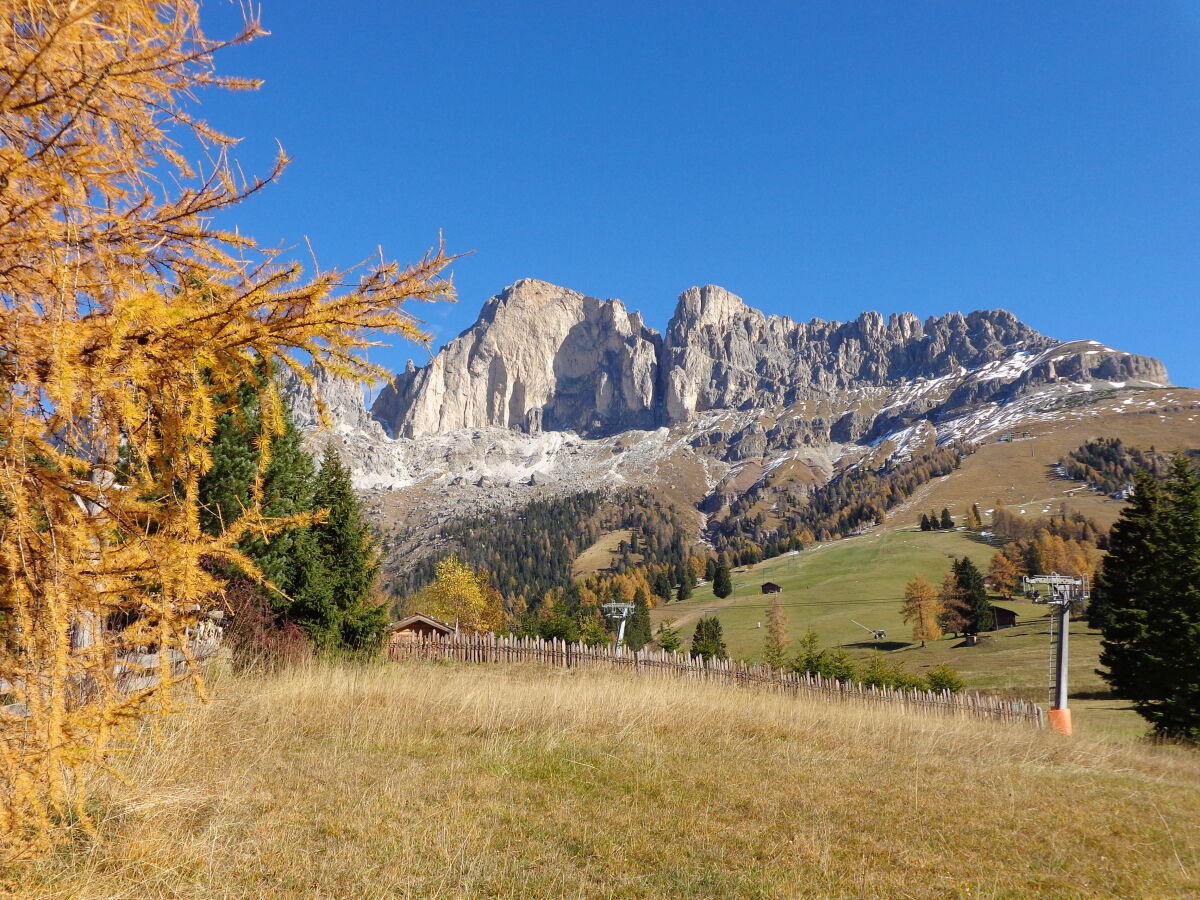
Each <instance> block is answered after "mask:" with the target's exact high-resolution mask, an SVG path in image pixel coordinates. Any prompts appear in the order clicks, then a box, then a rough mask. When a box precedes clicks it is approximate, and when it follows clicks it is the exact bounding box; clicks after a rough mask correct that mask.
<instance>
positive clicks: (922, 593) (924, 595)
mask: <svg viewBox="0 0 1200 900" xmlns="http://www.w3.org/2000/svg"><path fill="white" fill-rule="evenodd" d="M943 611H944V610H943V609H942V604H941V602H940V601H939V600H938V595H937V590H936V589H935V588H934V586H933V585H932V584H930V583H929V582H928V581H927V580H926V579H925V577H924V576H923V575H917V576H916V577H915V578H913V580H912V581H910V582H909V583H908V584H907V585H906V586H905V588H904V608H903V609H902V610H901V616H902V617H903V619H904V621H905V622H906V623H908V622H911V623H912V627H913V630H912V636H913V640H914V641H920V642H921V646H922V647H924V646H925V642H926V641H936V640H938V639H939V638H940V637H941V636H942V627H941V625H940V624H939V621H938V617H939V616H941V614H942V613H943Z"/></svg>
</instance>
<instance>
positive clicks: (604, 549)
mask: <svg viewBox="0 0 1200 900" xmlns="http://www.w3.org/2000/svg"><path fill="white" fill-rule="evenodd" d="M632 538H633V531H632V530H631V529H629V528H623V529H620V530H619V531H609V532H607V533H605V534H602V535H601V536H600V538H599V539H598V540H597V541H596V543H594V544H592V546H590V547H588V548H587V549H586V550H584V551H583V552H582V553H580V554H579V556H577V557H575V562H574V563H572V565H571V577H572V578H576V579H578V578H586V577H587V576H588V575H595V574H596V573H597V572H610V571H612V567H613V563H615V562H616V561H617V560H618V559H619V558H620V552H621V551H620V547H621V541H625V542H626V543H628V542H629V541H630V540H632ZM632 559H633V561H634V562H635V563H640V562H641V561H642V554H640V553H634V554H632Z"/></svg>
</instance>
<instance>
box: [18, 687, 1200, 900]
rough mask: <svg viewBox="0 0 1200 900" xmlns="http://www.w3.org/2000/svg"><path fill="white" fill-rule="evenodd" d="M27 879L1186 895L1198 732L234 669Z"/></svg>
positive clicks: (1194, 836)
mask: <svg viewBox="0 0 1200 900" xmlns="http://www.w3.org/2000/svg"><path fill="white" fill-rule="evenodd" d="M215 693H216V695H217V700H216V702H214V703H212V704H211V705H209V706H207V707H203V708H198V709H195V710H191V711H188V712H185V713H183V714H180V715H179V716H177V717H176V718H175V719H174V720H172V721H171V722H169V723H168V724H167V727H166V728H165V729H164V730H163V732H162V734H161V736H160V737H159V738H157V739H155V738H154V737H153V736H152V735H150V734H149V733H148V734H147V735H146V736H145V739H144V741H143V743H142V744H140V745H139V746H137V747H136V748H135V749H134V750H133V752H132V753H131V754H130V755H129V756H128V757H127V758H125V759H122V760H121V761H120V763H119V767H120V770H121V773H122V775H123V776H124V777H125V778H126V779H127V780H128V784H129V786H128V787H123V786H121V785H119V784H118V783H117V782H116V781H109V782H106V783H102V784H99V785H97V791H96V794H95V797H94V799H93V800H92V801H90V803H89V807H90V809H91V810H92V813H93V815H94V816H95V817H96V819H97V822H98V824H99V830H100V834H101V837H100V838H99V839H93V838H89V837H87V836H86V835H83V834H79V835H77V836H76V839H75V840H74V841H72V842H70V843H69V844H67V845H65V846H64V847H63V848H62V850H61V851H59V852H58V853H57V854H56V855H54V856H53V857H51V858H48V859H45V860H41V861H38V862H36V863H34V864H31V865H28V866H26V867H24V868H22V869H19V870H12V871H9V872H8V873H6V877H7V879H8V881H7V883H8V885H9V887H10V889H12V890H13V891H14V894H15V896H16V897H18V898H30V900H32V898H38V900H67V898H71V900H110V898H111V900H115V898H205V900H209V898H230V900H232V898H252V897H253V898H292V897H295V898H312V900H316V898H328V900H335V898H336V900H343V898H379V900H382V898H396V897H412V898H417V897H420V898H437V897H446V898H449V897H604V898H640V897H646V898H662V897H687V898H709V897H711V898H727V897H755V898H775V897H779V898H784V897H788V898H791V897H823V898H830V897H854V898H871V897H878V898H889V900H894V898H921V897H931V898H932V897H936V898H946V897H961V898H966V897H971V898H978V897H991V898H1001V897H1028V896H1045V897H1121V898H1131V897H1148V898H1149V897H1153V898H1167V897H1185V896H1196V895H1197V893H1198V892H1200V756H1197V755H1196V754H1195V753H1191V752H1185V751H1182V750H1179V749H1176V748H1155V747H1148V746H1138V745H1132V744H1128V743H1126V744H1114V743H1107V742H1102V741H1087V740H1081V739H1064V738H1060V737H1057V736H1055V735H1052V734H1047V733H1044V732H1034V731H1031V730H1028V729H1024V728H1000V727H997V726H990V725H985V724H981V723H974V722H965V721H957V720H945V719H917V718H904V717H902V716H901V715H899V714H898V713H894V712H892V711H889V710H882V711H881V710H879V709H869V710H868V709H859V708H852V707H844V706H837V705H828V704H824V703H818V702H811V701H807V702H806V701H803V700H795V699H793V698H790V697H781V696H773V695H768V694H763V693H755V692H748V691H742V690H738V689H735V688H728V687H724V686H719V685H704V684H694V683H685V682H659V681H646V680H639V679H637V678H636V677H633V676H629V675H617V674H606V673H597V672H591V673H581V672H571V671H562V670H548V669H540V668H533V667H528V668H516V667H513V668H502V667H482V666H480V667H474V668H469V667H456V666H439V665H432V664H404V665H398V664H397V665H377V666H357V667H352V666H346V667H314V668H312V669H308V670H303V671H295V672H291V673H287V674H284V675H280V676H274V677H269V678H235V677H231V676H230V677H225V678H222V679H218V680H217V683H216V685H215Z"/></svg>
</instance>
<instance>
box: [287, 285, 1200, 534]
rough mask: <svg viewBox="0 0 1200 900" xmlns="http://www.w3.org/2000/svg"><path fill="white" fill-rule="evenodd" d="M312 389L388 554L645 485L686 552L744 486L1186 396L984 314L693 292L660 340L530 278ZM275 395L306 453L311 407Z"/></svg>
mask: <svg viewBox="0 0 1200 900" xmlns="http://www.w3.org/2000/svg"><path fill="white" fill-rule="evenodd" d="M316 382H317V386H318V388H319V389H320V390H321V392H322V395H323V396H324V397H325V400H326V402H327V405H328V407H329V412H330V416H331V418H332V420H333V425H334V428H333V436H334V438H335V439H336V440H337V441H339V442H340V445H341V447H342V450H343V453H344V455H345V456H346V458H347V460H348V461H349V462H350V464H351V466H352V467H353V469H354V471H355V475H356V484H357V485H358V486H359V487H360V488H361V489H362V490H364V491H366V492H367V493H368V495H369V508H370V509H371V511H372V513H373V514H374V515H375V517H376V519H377V521H378V523H379V524H380V526H381V528H382V529H383V530H384V531H385V533H386V534H387V535H388V543H389V546H390V547H392V548H393V550H394V552H395V553H396V554H397V558H405V557H407V556H409V555H411V554H414V553H421V552H426V551H428V550H429V548H430V547H431V546H433V545H435V544H436V540H431V539H430V536H431V535H436V534H437V533H438V531H439V529H440V527H441V526H442V525H444V524H445V523H446V522H447V521H449V520H451V519H453V518H455V517H457V516H462V515H467V514H470V513H473V512H477V511H479V510H480V509H484V508H488V507H495V506H512V505H518V504H520V503H523V502H527V501H528V500H529V499H530V498H532V497H534V496H537V495H540V494H545V493H571V492H578V491H582V490H589V489H595V488H597V487H603V488H618V487H622V486H635V485H638V486H648V487H651V488H653V489H654V490H655V491H657V492H659V493H660V494H662V495H664V496H666V497H667V498H669V499H670V500H672V501H673V502H675V503H676V504H677V505H678V506H679V507H680V508H691V509H693V510H694V511H695V513H694V517H695V522H696V531H697V534H699V533H700V531H701V529H702V528H703V527H704V525H705V523H706V521H707V518H708V517H709V516H712V515H714V514H720V511H721V510H722V509H728V508H729V507H730V506H731V505H732V504H734V503H735V502H736V501H737V499H738V498H739V497H742V496H744V495H746V494H747V492H748V491H750V490H751V489H755V490H756V493H757V494H762V493H763V491H762V487H763V485H764V484H769V485H772V486H776V487H778V488H780V489H784V488H786V489H788V490H792V491H799V492H800V493H801V494H803V493H804V492H806V491H810V490H812V489H813V488H814V487H815V486H817V485H820V484H822V483H824V482H826V481H828V480H829V479H830V478H832V477H834V476H835V475H836V474H837V473H838V472H841V471H844V470H846V469H847V468H850V467H853V466H855V465H859V464H861V463H864V462H866V463H870V464H873V465H874V464H879V463H881V462H883V461H885V460H887V459H905V458H908V457H910V456H911V455H912V454H913V453H915V452H918V451H920V450H922V449H927V448H932V447H934V446H937V445H946V444H949V443H952V442H962V441H966V442H981V441H987V440H991V439H994V438H996V437H997V436H1001V435H1005V434H1007V433H1011V432H1014V431H1022V432H1030V433H1032V432H1033V431H1035V430H1038V429H1048V428H1054V427H1061V426H1062V425H1063V424H1064V423H1065V422H1068V421H1094V420H1095V419H1096V418H1097V417H1099V418H1101V419H1102V418H1103V417H1104V416H1108V415H1125V414H1130V413H1135V412H1145V411H1148V410H1152V409H1153V410H1162V409H1164V408H1171V405H1172V403H1176V404H1178V403H1183V406H1184V407H1187V408H1191V406H1190V404H1192V403H1193V401H1195V400H1196V399H1197V398H1196V397H1195V392H1188V391H1186V390H1184V389H1179V388H1173V387H1172V386H1171V385H1170V382H1169V379H1168V376H1167V372H1166V370H1165V368H1164V367H1163V365H1162V364H1161V363H1160V362H1159V361H1158V360H1156V359H1153V358H1150V357H1146V356H1138V355H1134V354H1130V353H1125V352H1122V351H1119V350H1114V349H1112V348H1109V347H1106V346H1104V345H1102V344H1100V343H1098V342H1096V341H1091V340H1080V341H1070V342H1062V341H1058V340H1055V339H1053V338H1050V337H1047V336H1045V335H1042V334H1039V333H1038V332H1037V331H1035V330H1034V329H1032V328H1030V327H1029V326H1027V325H1025V324H1023V323H1022V322H1021V321H1019V320H1018V319H1017V318H1016V317H1015V316H1013V315H1012V314H1011V313H1008V312H1005V311H1003V310H986V311H976V312H971V313H969V314H967V315H962V314H960V313H949V314H947V315H943V316H934V317H930V318H928V319H926V320H924V321H921V320H920V319H919V318H917V317H916V316H913V315H911V314H907V313H905V314H900V315H892V316H889V317H888V318H886V319H885V318H884V317H883V316H881V315H879V314H878V313H875V312H865V313H863V314H862V315H860V316H859V317H858V318H856V319H854V320H853V321H850V322H826V321H823V320H821V319H811V320H809V321H808V322H796V321H793V320H792V319H790V318H787V317H780V316H768V315H764V314H763V313H762V312H760V311H758V310H755V309H753V308H751V307H750V306H748V305H747V304H746V303H745V302H744V301H743V300H742V299H741V298H739V297H737V296H736V295H734V294H732V293H730V292H729V291H727V290H725V289H724V288H721V287H717V286H713V285H708V286H704V287H693V288H689V289H688V290H686V291H684V292H683V294H682V295H680V297H679V301H678V304H677V306H676V309H675V312H674V315H673V316H672V318H671V320H670V322H669V324H668V326H667V329H666V332H665V334H662V335H660V334H659V333H658V332H656V331H655V330H654V329H651V328H648V327H647V326H646V325H645V323H644V322H643V320H642V317H641V315H640V314H639V313H637V312H631V311H630V310H628V309H627V308H626V307H625V306H624V304H623V303H621V301H619V300H602V299H597V298H594V297H588V296H585V295H583V294H580V293H578V292H576V291H572V290H569V289H567V288H563V287H558V286H555V285H552V284H548V283H546V282H543V281H537V280H534V279H523V280H521V281H518V282H516V283H515V284H513V285H511V286H510V287H508V288H506V289H505V290H503V291H502V292H500V293H499V294H498V295H497V296H495V297H492V298H491V299H489V300H488V301H487V302H486V303H485V304H484V306H483V310H482V312H481V313H480V316H479V319H478V321H477V322H476V323H475V324H474V325H473V326H472V327H471V328H469V329H467V330H466V331H464V332H463V333H462V334H460V335H459V336H458V337H456V338H455V339H454V340H452V341H450V342H449V343H448V344H446V346H445V347H443V348H442V350H441V351H439V352H438V354H437V355H436V356H435V357H434V358H433V359H432V360H431V361H430V362H429V363H428V364H427V365H425V366H422V367H419V368H418V367H417V366H415V365H413V364H412V363H411V362H410V363H409V365H408V367H407V369H406V370H405V371H404V372H401V373H399V374H397V375H396V376H395V378H394V379H393V381H392V382H391V383H390V384H389V385H387V386H386V387H385V388H384V389H383V390H382V391H381V392H380V394H379V395H378V397H377V398H376V400H375V402H374V404H373V405H372V406H371V408H370V410H369V411H368V410H367V408H366V406H365V405H364V403H363V400H362V392H361V391H359V390H358V389H357V388H356V387H355V386H352V385H346V384H345V383H343V382H340V381H339V380H338V379H335V378H331V377H328V376H327V375H326V374H324V373H320V372H318V373H316ZM289 392H290V393H291V394H292V403H293V408H294V409H295V410H297V412H298V413H299V416H298V418H299V419H300V421H301V424H302V426H303V427H306V428H307V430H308V431H309V432H310V434H311V435H312V436H313V439H314V440H317V439H322V440H327V439H328V438H329V435H327V434H324V433H322V432H320V428H319V425H318V422H317V417H316V414H315V404H314V402H313V399H312V397H311V394H310V392H308V391H307V389H306V388H305V387H304V386H303V385H302V384H300V383H299V381H298V380H293V381H292V382H291V383H290V385H289ZM1183 401H1186V402H1183ZM1098 433H1099V432H1098ZM1197 443H1200V440H1198V441H1197ZM768 493H769V492H768Z"/></svg>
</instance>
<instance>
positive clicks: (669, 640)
mask: <svg viewBox="0 0 1200 900" xmlns="http://www.w3.org/2000/svg"><path fill="white" fill-rule="evenodd" d="M673 621H674V620H673V619H667V620H666V621H664V622H662V623H660V624H659V626H658V631H656V632H654V640H656V641H657V642H658V646H660V647H662V649H664V650H666V651H667V652H668V653H678V652H679V648H680V647H681V646H683V642H682V641H680V639H679V631H678V630H676V629H674V628H672V627H671V623H672V622H673Z"/></svg>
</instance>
